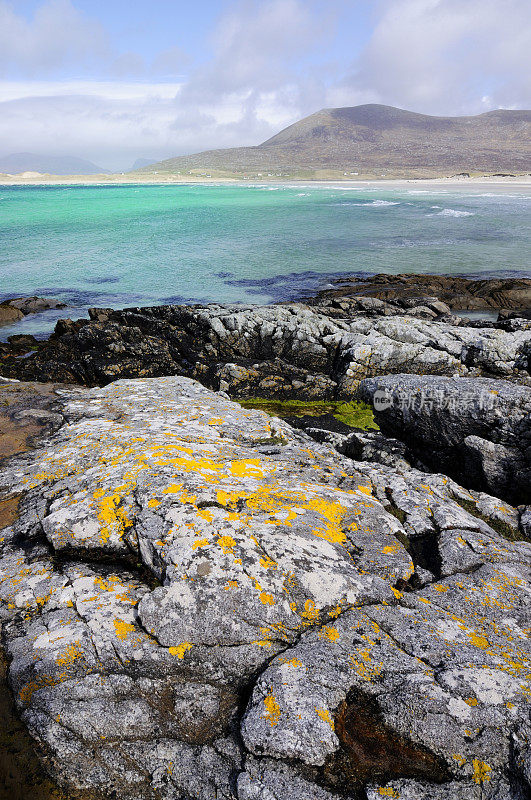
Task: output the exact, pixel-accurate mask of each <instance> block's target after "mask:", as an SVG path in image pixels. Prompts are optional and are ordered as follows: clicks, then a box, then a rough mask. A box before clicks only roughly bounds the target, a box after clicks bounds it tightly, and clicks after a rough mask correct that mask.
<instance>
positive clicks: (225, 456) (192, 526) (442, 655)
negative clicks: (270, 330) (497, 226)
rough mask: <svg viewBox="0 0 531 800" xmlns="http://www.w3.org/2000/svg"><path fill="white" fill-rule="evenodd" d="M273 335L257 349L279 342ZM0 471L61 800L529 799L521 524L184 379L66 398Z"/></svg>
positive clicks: (524, 526) (10, 645)
mask: <svg viewBox="0 0 531 800" xmlns="http://www.w3.org/2000/svg"><path fill="white" fill-rule="evenodd" d="M272 336H273V334H272ZM62 398H63V399H62V402H61V409H60V411H61V414H62V416H63V417H64V419H65V420H66V422H65V424H64V425H63V426H62V427H61V428H60V429H59V430H58V431H57V432H56V433H54V434H53V435H51V436H50V437H49V438H48V439H47V440H44V441H43V442H42V444H41V446H40V448H39V449H38V450H35V451H33V452H30V453H26V454H21V455H19V456H17V457H16V458H15V459H14V460H11V461H9V462H7V463H6V464H4V468H3V471H2V474H1V478H0V484H1V485H2V486H3V487H4V490H5V492H7V493H12V494H22V500H21V503H20V511H19V517H18V519H17V520H16V521H15V522H14V523H13V525H12V526H11V527H8V528H6V529H5V530H4V531H3V532H2V536H1V537H0V539H1V541H0V547H1V555H2V559H1V563H0V569H1V575H2V582H1V584H0V598H1V605H0V610H1V616H2V620H3V629H2V637H3V644H4V646H5V648H6V650H7V652H8V654H9V658H10V668H9V680H10V685H11V687H12V689H13V692H14V694H15V697H16V700H17V703H18V707H19V709H20V713H21V715H22V719H23V720H24V722H25V724H26V725H27V726H28V728H29V730H30V731H31V733H32V735H33V736H34V737H35V738H36V739H37V740H38V741H39V742H40V743H41V744H42V747H43V749H44V752H45V753H46V756H47V758H48V763H49V764H50V765H51V768H52V769H53V771H54V773H55V774H56V775H57V776H58V777H59V778H60V779H61V780H62V781H63V782H64V783H65V784H66V785H67V786H68V787H70V788H71V789H73V790H85V791H91V790H98V791H101V792H102V793H103V795H104V796H105V797H113V798H115V799H116V800H147V798H153V800H154V798H156V797H158V798H167V800H170V798H171V799H172V800H176V798H179V800H207V799H208V800H211V798H212V797H217V798H218V800H221V799H222V798H223V799H224V800H271V799H272V798H274V799H275V800H285V799H286V798H290V800H309V799H310V798H311V800H340V798H343V800H344V798H350V799H351V800H360V798H365V797H367V798H370V800H377V799H378V798H380V797H400V798H402V800H403V799H404V798H407V799H408V800H413V799H414V800H421V798H422V800H428V798H429V800H450V799H451V800H455V799H456V798H457V800H471V799H472V800H521V798H522V797H525V796H526V795H527V794H529V792H530V791H531V777H530V769H529V764H530V759H531V749H530V742H531V739H530V735H531V729H530V726H529V712H528V698H529V692H530V691H531V675H530V673H529V667H528V663H529V655H530V644H529V636H528V627H529V597H530V596H531V592H530V589H531V586H530V578H531V574H530V567H531V545H530V544H529V543H528V542H527V541H519V539H522V538H525V536H526V535H529V533H530V532H531V530H530V524H529V516H530V515H529V511H530V509H527V510H525V509H524V510H523V511H521V512H519V511H518V510H517V509H515V508H513V507H511V506H509V505H508V504H507V503H501V502H500V501H498V500H496V498H494V497H490V496H487V495H485V494H478V493H475V492H468V491H466V490H464V489H463V488H461V487H460V486H459V485H458V484H456V483H455V482H454V481H453V480H451V479H449V478H446V477H444V476H443V475H427V474H424V473H421V472H419V471H417V470H414V469H410V468H409V467H408V466H407V465H403V466H402V467H398V466H393V467H389V466H384V465H380V464H371V463H366V462H354V461H352V460H349V459H347V458H344V457H342V456H340V455H339V454H338V453H337V452H335V451H334V450H333V449H331V448H330V447H328V446H321V445H318V444H316V443H315V442H313V441H312V440H311V439H309V438H308V437H307V436H305V434H304V433H302V432H297V431H294V430H293V429H292V428H290V427H289V426H288V425H287V424H286V423H284V422H281V421H280V420H276V419H274V418H271V417H268V416H266V415H265V414H263V413H262V412H258V411H249V410H244V409H242V408H241V407H240V406H239V405H237V404H235V403H232V402H230V401H229V400H227V399H225V398H223V397H221V396H220V395H218V394H215V393H213V392H211V391H209V390H207V389H205V388H203V387H202V386H200V385H199V384H197V383H195V382H193V381H190V380H188V379H186V378H180V377H171V378H163V379H155V380H139V381H119V382H117V383H114V384H112V385H110V386H107V387H106V388H104V389H93V390H85V389H78V390H68V391H67V392H66V393H65V394H63V395H62Z"/></svg>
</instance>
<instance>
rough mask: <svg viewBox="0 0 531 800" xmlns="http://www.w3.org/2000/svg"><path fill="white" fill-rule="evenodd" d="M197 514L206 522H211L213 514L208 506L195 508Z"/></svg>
mask: <svg viewBox="0 0 531 800" xmlns="http://www.w3.org/2000/svg"><path fill="white" fill-rule="evenodd" d="M197 516H198V517H200V518H201V519H204V520H205V521H206V522H212V521H213V519H214V514H213V512H212V511H211V510H210V508H199V509H198V510H197Z"/></svg>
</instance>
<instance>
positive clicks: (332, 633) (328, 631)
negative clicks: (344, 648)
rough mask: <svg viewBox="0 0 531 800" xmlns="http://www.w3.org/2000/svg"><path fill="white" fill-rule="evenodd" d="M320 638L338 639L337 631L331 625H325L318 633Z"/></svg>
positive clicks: (331, 640)
mask: <svg viewBox="0 0 531 800" xmlns="http://www.w3.org/2000/svg"><path fill="white" fill-rule="evenodd" d="M319 638H320V639H328V641H329V642H336V641H337V640H338V639H339V631H338V630H337V628H334V626H333V625H325V626H324V627H323V629H322V630H321V631H320V633H319Z"/></svg>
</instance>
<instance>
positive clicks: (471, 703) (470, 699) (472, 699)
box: [465, 697, 478, 706]
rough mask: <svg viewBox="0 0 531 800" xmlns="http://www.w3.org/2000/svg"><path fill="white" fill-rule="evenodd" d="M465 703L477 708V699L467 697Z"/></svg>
mask: <svg viewBox="0 0 531 800" xmlns="http://www.w3.org/2000/svg"><path fill="white" fill-rule="evenodd" d="M465 703H468V705H469V706H477V704H478V701H477V698H475V697H465Z"/></svg>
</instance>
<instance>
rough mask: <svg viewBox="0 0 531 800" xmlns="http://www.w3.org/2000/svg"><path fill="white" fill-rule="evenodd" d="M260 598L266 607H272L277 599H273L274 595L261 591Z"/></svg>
mask: <svg viewBox="0 0 531 800" xmlns="http://www.w3.org/2000/svg"><path fill="white" fill-rule="evenodd" d="M258 597H259V598H260V602H261V603H263V604H264V605H265V606H272V605H274V603H275V598H274V597H273V595H272V594H269V593H268V592H265V591H261V592H260V594H259V595H258Z"/></svg>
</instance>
